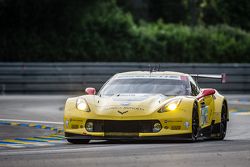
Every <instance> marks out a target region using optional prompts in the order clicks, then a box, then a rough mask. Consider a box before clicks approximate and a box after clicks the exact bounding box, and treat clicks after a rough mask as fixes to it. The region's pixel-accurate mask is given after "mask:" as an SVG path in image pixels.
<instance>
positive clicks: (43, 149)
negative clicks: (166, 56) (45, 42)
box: [0, 95, 250, 167]
mask: <svg viewBox="0 0 250 167" xmlns="http://www.w3.org/2000/svg"><path fill="white" fill-rule="evenodd" d="M227 97H228V99H229V105H230V111H231V113H230V122H229V126H228V133H227V136H226V138H225V140H224V141H199V142H196V143H187V142H159V141H151V142H131V141H123V142H119V141H115V142H114V141H113V142H112V141H92V142H91V143H90V144H85V145H72V144H68V143H67V142H66V141H65V140H64V139H63V138H62V137H61V135H60V133H55V131H54V132H53V133H52V132H51V131H50V132H49V130H48V129H47V130H46V129H43V128H36V126H37V125H38V124H39V125H46V126H50V127H55V128H58V129H60V128H61V127H62V119H63V105H64V102H65V100H66V98H67V96H45V95H43V96H0V106H1V108H0V123H1V122H9V123H10V122H15V124H13V123H12V125H1V124H0V139H1V140H2V141H6V140H8V139H17V140H18V139H20V138H21V139H29V140H30V142H27V143H26V144H25V142H26V141H25V140H23V141H24V142H23V143H21V142H20V143H19V145H18V144H11V142H10V144H8V145H7V146H10V147H5V144H4V142H2V146H1V140H0V167H9V166H11V167H13V166H14V167H18V166H23V167H36V166H38V167H40V166H41V167H47V166H53V167H68V166H70V167H72V166H82V167H85V166H86V167H92V166H107V167H113V166H114V167H117V166H119V167H122V166H126V167H127V166H133V167H136V166H143V167H144V166H145V167H147V166H153V167H158V166H164V167H166V166H185V167H189V166H205V167H206V166H209V167H211V166H222V167H225V166H232V167H238V166H244V167H249V166H250V95H245V96H235V95H234V96H232V95H231V96H227ZM23 120H24V121H23ZM23 123H26V124H23ZM13 125H14V126H13ZM24 125H25V126H24ZM26 125H27V126H26ZM29 125H30V126H29ZM40 127H43V126H40ZM44 127H45V126H44ZM20 131H21V132H20ZM53 135H54V136H53ZM37 136H40V137H37ZM32 137H33V138H32ZM31 139H33V140H31ZM10 141H11V140H10ZM14 142H15V140H14ZM39 142H40V145H38V144H37V143H39ZM6 143H8V142H6ZM12 146H24V147H17V148H15V147H12Z"/></svg>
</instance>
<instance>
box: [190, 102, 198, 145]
mask: <svg viewBox="0 0 250 167" xmlns="http://www.w3.org/2000/svg"><path fill="white" fill-rule="evenodd" d="M198 135H199V115H198V105H197V103H194V105H193V112H192V136H191V140H192V142H195V141H197V139H198Z"/></svg>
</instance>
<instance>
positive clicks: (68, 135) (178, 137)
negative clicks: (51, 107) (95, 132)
mask: <svg viewBox="0 0 250 167" xmlns="http://www.w3.org/2000/svg"><path fill="white" fill-rule="evenodd" d="M65 138H66V139H76V140H81V139H82V140H191V139H192V134H191V133H186V134H178V135H163V136H144V137H139V136H91V135H79V134H73V133H67V132H65Z"/></svg>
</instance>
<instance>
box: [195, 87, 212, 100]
mask: <svg viewBox="0 0 250 167" xmlns="http://www.w3.org/2000/svg"><path fill="white" fill-rule="evenodd" d="M213 94H215V90H214V89H202V90H201V93H200V94H199V95H198V96H197V99H198V100H199V99H201V98H203V97H205V96H209V95H213Z"/></svg>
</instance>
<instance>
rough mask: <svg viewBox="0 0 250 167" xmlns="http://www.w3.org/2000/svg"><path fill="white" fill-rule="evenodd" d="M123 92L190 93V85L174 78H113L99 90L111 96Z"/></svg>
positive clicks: (102, 93) (175, 94)
mask: <svg viewBox="0 0 250 167" xmlns="http://www.w3.org/2000/svg"><path fill="white" fill-rule="evenodd" d="M123 93H129V94H130V93H131V94H134V93H143V94H164V95H174V96H177V95H190V85H189V83H188V81H185V80H174V79H150V78H143V79H142V78H132V79H114V80H110V81H109V82H108V83H107V84H106V85H105V86H104V87H103V88H102V90H101V91H100V92H99V94H101V95H106V96H112V95H114V94H123Z"/></svg>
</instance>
